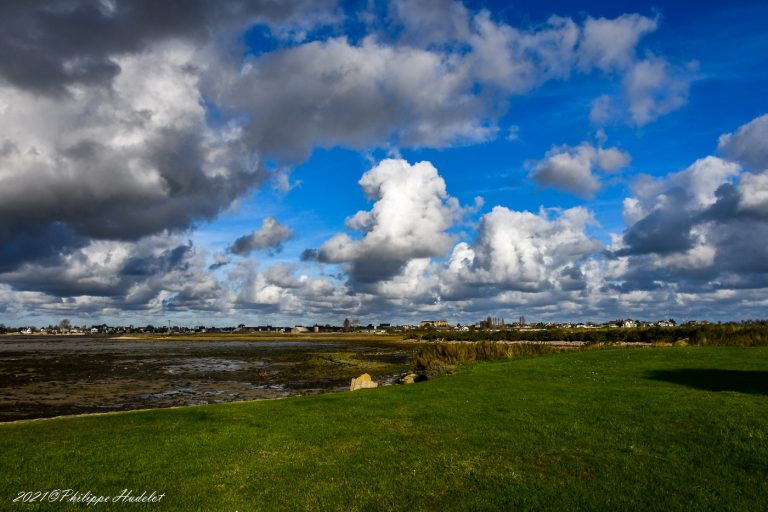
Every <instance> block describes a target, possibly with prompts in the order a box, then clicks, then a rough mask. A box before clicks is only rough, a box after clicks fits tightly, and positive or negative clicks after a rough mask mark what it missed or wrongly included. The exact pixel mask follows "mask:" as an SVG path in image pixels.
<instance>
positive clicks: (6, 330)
mask: <svg viewBox="0 0 768 512" xmlns="http://www.w3.org/2000/svg"><path fill="white" fill-rule="evenodd" d="M742 323H751V321H745V322H742ZM708 324H710V322H709V321H707V320H690V321H686V322H684V323H681V324H679V325H708ZM677 325H678V323H677V322H676V321H675V320H674V319H672V318H669V319H665V320H654V321H645V320H636V319H630V318H627V319H619V320H613V321H610V322H603V323H595V322H534V323H526V321H525V317H524V316H521V317H520V318H519V319H518V320H517V321H515V322H506V321H505V320H504V319H503V318H499V317H491V316H489V317H487V318H485V319H483V320H480V321H477V322H475V323H472V324H466V323H465V324H462V323H455V324H454V323H451V322H449V321H448V320H422V321H420V322H419V323H418V324H402V325H393V324H389V323H379V324H377V325H374V324H372V323H368V324H367V325H361V323H360V322H359V321H355V320H349V319H345V320H344V322H343V323H342V324H341V325H331V324H324V325H320V324H313V325H306V326H305V325H294V326H274V325H255V326H248V325H246V324H242V323H241V324H239V325H237V326H226V327H216V326H204V325H199V326H195V327H186V326H178V325H171V322H168V325H152V324H148V325H145V326H135V325H128V326H113V325H107V324H98V325H90V326H89V325H80V326H78V325H74V324H73V323H71V322H70V321H69V320H66V319H65V320H62V321H61V322H59V323H58V324H57V325H48V326H45V327H36V326H19V327H9V326H6V325H4V324H0V334H21V335H71V336H86V335H115V336H119V335H124V334H166V335H192V334H201V333H209V334H255V333H276V334H302V333H344V332H356V333H364V334H388V333H399V332H405V331H413V330H422V331H423V330H436V331H463V332H468V331H505V330H518V331H541V330H546V329H606V328H613V329H637V328H650V327H675V326H677Z"/></svg>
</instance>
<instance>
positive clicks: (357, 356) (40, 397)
mask: <svg viewBox="0 0 768 512" xmlns="http://www.w3.org/2000/svg"><path fill="white" fill-rule="evenodd" d="M411 351H412V346H411V345H408V344H401V343H393V342H386V341H385V342H361V341H344V340H340V341H311V340H310V341H303V340H290V341H289V340H264V341H262V340H258V341H219V340H217V341H198V340H189V339H173V340H168V341H166V340H157V341H139V340H109V339H94V338H70V337H61V338H53V337H45V338H38V339H34V338H27V339H21V338H18V337H6V338H0V421H12V420H18V419H28V418H41V417H50V416H60V415H68V414H82V413H89V412H104V411H116V410H130V409H143V408H155V407H172V406H178V405H195V404H204V403H221V402H232V401H240V400H258V399H268V398H281V397H287V396H294V395H302V394H316V393H325V392H329V391H342V390H346V389H348V387H349V380H350V379H351V378H352V377H355V376H357V375H359V374H361V373H364V372H367V373H370V374H371V375H372V376H373V377H374V379H375V380H378V381H381V382H383V383H388V382H392V381H394V379H395V378H396V376H397V375H399V374H400V373H402V372H404V371H406V370H407V369H408V361H409V359H410V356H411Z"/></svg>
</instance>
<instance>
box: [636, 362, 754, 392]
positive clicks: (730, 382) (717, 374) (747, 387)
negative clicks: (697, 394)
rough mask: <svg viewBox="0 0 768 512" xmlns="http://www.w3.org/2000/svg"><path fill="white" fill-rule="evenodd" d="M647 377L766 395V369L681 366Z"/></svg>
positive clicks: (675, 382) (707, 389)
mask: <svg viewBox="0 0 768 512" xmlns="http://www.w3.org/2000/svg"><path fill="white" fill-rule="evenodd" d="M647 378H649V379H652V380H661V381H665V382H672V383H674V384H681V385H683V386H688V387H691V388H696V389H701V390H704V391H736V392H738V393H749V394H753V395H768V371H757V370H719V369H705V368H681V369H677V370H654V371H651V372H648V374H647Z"/></svg>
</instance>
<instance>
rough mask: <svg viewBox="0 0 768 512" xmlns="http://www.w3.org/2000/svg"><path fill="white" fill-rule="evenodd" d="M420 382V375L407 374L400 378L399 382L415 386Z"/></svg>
mask: <svg viewBox="0 0 768 512" xmlns="http://www.w3.org/2000/svg"><path fill="white" fill-rule="evenodd" d="M419 380H420V379H419V375H418V374H415V373H406V374H405V375H403V376H402V377H400V379H399V380H398V381H397V382H399V383H400V384H413V383H415V382H418V381H419Z"/></svg>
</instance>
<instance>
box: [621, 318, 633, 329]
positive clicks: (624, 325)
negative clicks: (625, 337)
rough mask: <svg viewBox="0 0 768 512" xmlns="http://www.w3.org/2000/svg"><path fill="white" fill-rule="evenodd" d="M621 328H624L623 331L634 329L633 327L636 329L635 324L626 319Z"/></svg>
mask: <svg viewBox="0 0 768 512" xmlns="http://www.w3.org/2000/svg"><path fill="white" fill-rule="evenodd" d="M621 326H622V327H624V328H625V329H634V328H635V327H637V322H635V321H634V320H632V319H629V318H627V319H626V320H624V322H623V323H622V324H621Z"/></svg>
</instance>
